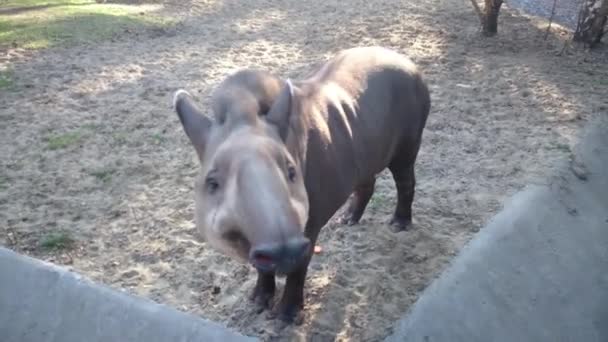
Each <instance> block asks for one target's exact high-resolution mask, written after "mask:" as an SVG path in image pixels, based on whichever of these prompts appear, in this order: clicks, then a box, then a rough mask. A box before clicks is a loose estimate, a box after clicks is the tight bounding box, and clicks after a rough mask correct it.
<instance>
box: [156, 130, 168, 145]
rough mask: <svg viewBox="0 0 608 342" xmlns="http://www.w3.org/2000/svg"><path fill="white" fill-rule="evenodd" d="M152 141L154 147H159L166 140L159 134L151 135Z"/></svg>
mask: <svg viewBox="0 0 608 342" xmlns="http://www.w3.org/2000/svg"><path fill="white" fill-rule="evenodd" d="M152 140H154V143H155V144H156V145H160V144H162V143H164V142H165V141H167V138H165V137H164V136H163V135H162V134H160V133H154V134H153V135H152Z"/></svg>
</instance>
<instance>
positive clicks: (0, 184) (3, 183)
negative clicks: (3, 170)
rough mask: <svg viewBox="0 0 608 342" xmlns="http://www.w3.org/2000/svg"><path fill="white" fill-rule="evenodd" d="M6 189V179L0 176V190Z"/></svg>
mask: <svg viewBox="0 0 608 342" xmlns="http://www.w3.org/2000/svg"><path fill="white" fill-rule="evenodd" d="M6 188H8V177H7V176H4V175H0V190H6Z"/></svg>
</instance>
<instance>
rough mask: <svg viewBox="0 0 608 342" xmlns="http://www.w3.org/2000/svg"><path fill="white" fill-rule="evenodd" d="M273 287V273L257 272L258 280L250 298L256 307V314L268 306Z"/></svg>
mask: <svg viewBox="0 0 608 342" xmlns="http://www.w3.org/2000/svg"><path fill="white" fill-rule="evenodd" d="M275 287H276V284H275V281H274V273H263V272H260V271H258V280H257V282H256V284H255V288H254V289H253V292H252V293H251V297H250V299H251V300H253V301H254V303H255V305H256V311H257V312H262V311H264V310H265V309H267V308H268V307H269V306H270V300H271V299H272V297H273V296H274V291H275Z"/></svg>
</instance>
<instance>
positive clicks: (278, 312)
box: [268, 304, 304, 325]
mask: <svg viewBox="0 0 608 342" xmlns="http://www.w3.org/2000/svg"><path fill="white" fill-rule="evenodd" d="M268 318H270V319H279V320H280V321H281V322H283V323H284V324H292V323H293V324H296V325H300V324H302V322H303V321H304V316H303V313H302V307H301V306H299V305H292V304H290V305H281V304H279V305H278V306H277V308H276V309H275V310H272V311H270V312H269V314H268Z"/></svg>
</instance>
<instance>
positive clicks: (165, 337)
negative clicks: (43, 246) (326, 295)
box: [0, 247, 254, 342]
mask: <svg viewBox="0 0 608 342" xmlns="http://www.w3.org/2000/svg"><path fill="white" fill-rule="evenodd" d="M0 341H1V342H119V341H130V342H138V341H141V342H161V341H162V342H168V341H171V342H178V341H179V342H188V341H192V342H194V341H218V342H219V341H254V339H252V338H248V337H244V336H242V335H238V334H236V333H234V332H231V331H229V330H227V329H225V328H223V327H221V326H220V325H218V324H216V323H212V322H209V321H205V320H202V319H199V318H198V317H195V316H193V315H189V314H185V313H182V312H179V311H177V310H174V309H172V308H169V307H166V306H163V305H159V304H156V303H154V302H152V301H149V300H146V299H143V298H138V297H134V296H130V295H128V294H126V293H122V292H118V291H114V290H112V289H110V288H108V287H105V286H101V285H98V284H95V283H93V282H91V281H89V280H87V279H85V278H83V277H81V276H79V275H78V274H76V273H72V272H68V271H66V270H65V269H63V268H60V267H58V266H55V265H52V264H49V263H44V262H42V261H39V260H37V259H33V258H29V257H27V256H23V255H20V254H17V253H14V252H12V251H10V250H8V249H5V248H1V247H0Z"/></svg>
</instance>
